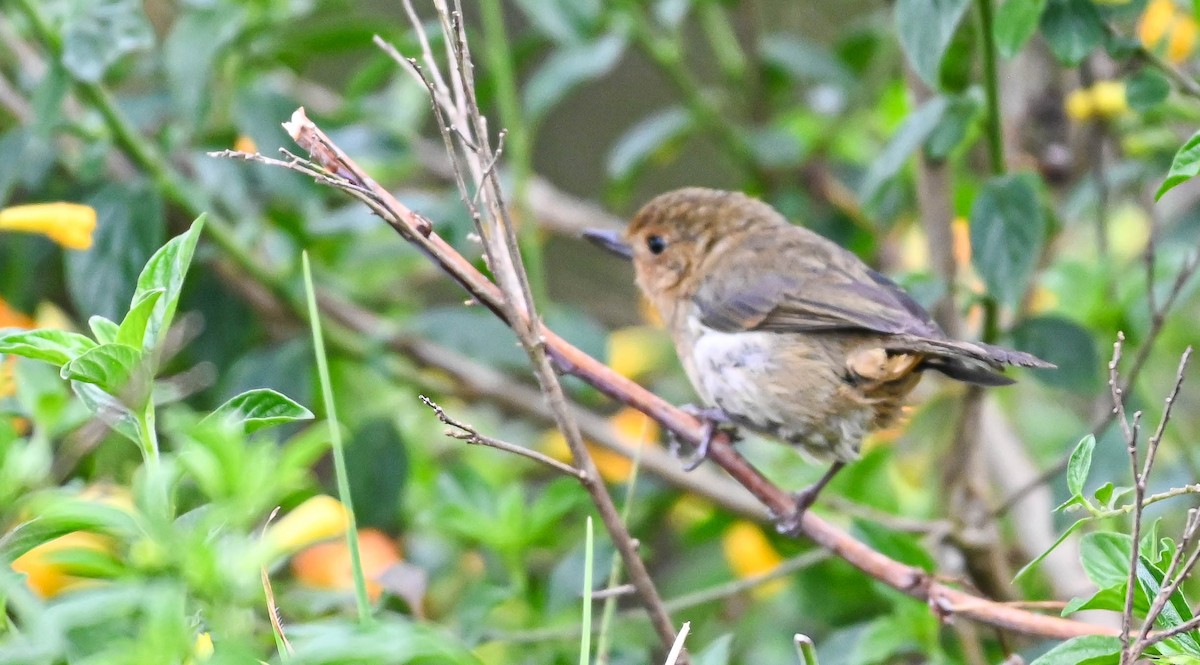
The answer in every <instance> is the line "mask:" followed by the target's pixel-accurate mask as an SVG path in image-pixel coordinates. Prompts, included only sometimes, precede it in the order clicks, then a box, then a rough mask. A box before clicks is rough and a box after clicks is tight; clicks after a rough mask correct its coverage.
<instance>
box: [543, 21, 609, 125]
mask: <svg viewBox="0 0 1200 665" xmlns="http://www.w3.org/2000/svg"><path fill="white" fill-rule="evenodd" d="M625 44H626V42H625V37H624V35H619V34H608V35H605V36H604V37H601V38H600V39H597V40H596V41H594V42H590V43H587V44H575V45H571V46H566V47H563V48H560V49H558V50H556V51H554V52H553V53H551V54H550V57H548V58H546V60H545V61H543V62H542V63H541V65H539V66H538V68H537V69H536V70H535V71H534V72H533V75H532V76H530V77H529V81H528V83H526V84H525V90H524V104H525V113H526V115H527V116H528V117H529V120H530V122H537V120H538V119H540V118H541V117H543V116H544V115H545V114H546V112H547V111H549V110H550V108H551V107H553V106H554V105H555V104H557V103H559V102H560V101H562V99H563V98H564V97H566V96H567V95H568V94H569V93H570V92H571V91H572V90H574V89H575V88H577V87H578V86H579V85H580V84H581V83H585V82H587V81H591V80H594V79H598V78H600V77H601V76H604V75H605V74H607V73H609V72H610V71H612V69H613V67H615V66H616V65H617V63H618V62H620V61H621V56H622V55H623V54H624V53H625Z"/></svg>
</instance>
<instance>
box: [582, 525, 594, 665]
mask: <svg viewBox="0 0 1200 665" xmlns="http://www.w3.org/2000/svg"><path fill="white" fill-rule="evenodd" d="M583 547H584V551H583V619H582V625H583V630H582V635H581V636H580V639H579V665H588V661H589V660H590V659H591V653H592V565H593V558H592V557H593V554H592V516H591V515H588V518H587V532H586V534H585V536H584V541H583Z"/></svg>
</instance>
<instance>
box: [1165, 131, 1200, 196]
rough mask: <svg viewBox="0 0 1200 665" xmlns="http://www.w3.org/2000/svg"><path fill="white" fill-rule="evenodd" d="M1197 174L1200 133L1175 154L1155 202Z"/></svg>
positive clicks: (1193, 136) (1198, 170) (1199, 170)
mask: <svg viewBox="0 0 1200 665" xmlns="http://www.w3.org/2000/svg"><path fill="white" fill-rule="evenodd" d="M1197 173H1200V132H1196V133H1195V134H1192V138H1190V139H1188V140H1187V143H1184V144H1183V145H1182V146H1180V148H1179V151H1178V152H1176V153H1175V159H1173V160H1171V170H1170V171H1168V172H1167V179H1166V180H1164V181H1163V184H1162V186H1161V187H1159V188H1158V193H1156V194H1155V195H1154V200H1155V201H1157V200H1159V199H1161V198H1162V196H1163V194H1166V193H1167V192H1169V191H1171V190H1172V189H1174V188H1175V187H1176V185H1178V184H1179V183H1181V182H1183V181H1185V180H1188V179H1190V178H1192V177H1193V176H1195V175H1196V174H1197Z"/></svg>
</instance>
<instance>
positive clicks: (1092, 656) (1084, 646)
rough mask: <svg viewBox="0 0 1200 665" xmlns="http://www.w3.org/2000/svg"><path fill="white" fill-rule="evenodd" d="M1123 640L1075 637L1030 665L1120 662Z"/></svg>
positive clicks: (1090, 636) (1091, 636) (1098, 664)
mask: <svg viewBox="0 0 1200 665" xmlns="http://www.w3.org/2000/svg"><path fill="white" fill-rule="evenodd" d="M1120 654H1121V640H1120V638H1118V637H1116V636H1114V635H1084V636H1083V637H1073V638H1071V639H1069V640H1067V641H1066V642H1063V643H1062V644H1060V645H1058V646H1056V647H1054V648H1053V649H1051V650H1049V651H1047V652H1046V653H1044V654H1042V655H1041V656H1039V657H1038V658H1037V659H1036V660H1034V661H1033V662H1032V663H1030V664H1029V665H1081V663H1084V662H1087V663H1088V665H1108V663H1117V662H1119V660H1120Z"/></svg>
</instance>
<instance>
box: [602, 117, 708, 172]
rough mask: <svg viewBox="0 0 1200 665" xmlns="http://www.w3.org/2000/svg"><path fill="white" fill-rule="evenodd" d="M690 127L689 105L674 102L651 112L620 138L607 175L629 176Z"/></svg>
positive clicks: (611, 156)
mask: <svg viewBox="0 0 1200 665" xmlns="http://www.w3.org/2000/svg"><path fill="white" fill-rule="evenodd" d="M691 128H692V117H691V115H690V114H689V113H688V112H687V110H686V109H683V108H680V107H677V106H673V107H671V108H668V109H663V110H661V111H656V112H654V113H651V114H650V115H648V116H646V117H645V118H643V119H642V120H641V121H639V122H638V123H637V124H636V125H634V126H633V127H631V128H629V130H628V131H626V132H625V133H624V134H622V135H621V138H619V139H617V142H616V143H615V144H614V145H613V147H612V151H611V152H609V154H608V168H607V171H608V176H609V177H610V178H613V179H622V178H626V177H628V176H630V175H631V174H632V173H633V172H634V171H635V170H637V169H639V168H640V167H641V166H642V165H643V164H644V163H645V162H646V161H647V160H649V159H650V158H651V157H652V156H653V155H654V154H655V153H657V152H659V151H660V150H662V149H664V148H665V147H666V146H668V145H669V144H671V143H673V142H674V141H677V140H679V139H680V138H682V137H683V136H684V135H686V134H687V132H688V131H690V130H691Z"/></svg>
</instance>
